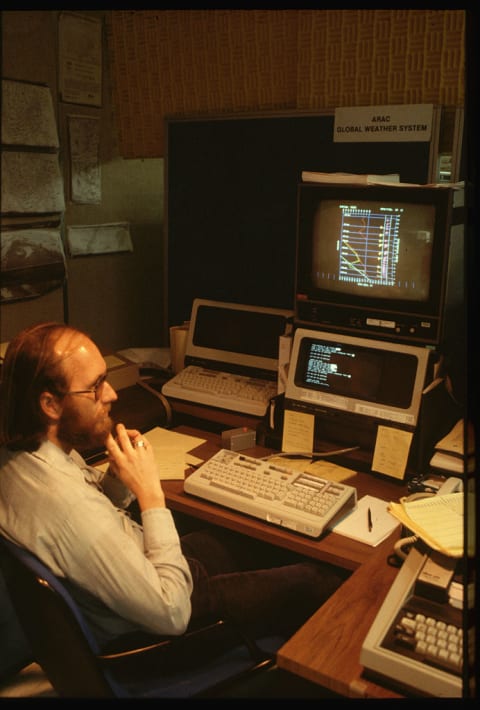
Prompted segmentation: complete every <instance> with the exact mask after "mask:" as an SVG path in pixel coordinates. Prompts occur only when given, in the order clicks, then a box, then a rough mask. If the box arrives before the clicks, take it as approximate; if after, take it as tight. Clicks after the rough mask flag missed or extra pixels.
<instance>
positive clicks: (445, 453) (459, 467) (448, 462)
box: [430, 419, 475, 473]
mask: <svg viewBox="0 0 480 710" xmlns="http://www.w3.org/2000/svg"><path fill="white" fill-rule="evenodd" d="M464 428H465V424H464V421H463V419H460V420H459V421H458V422H457V423H456V424H455V426H454V427H453V429H452V430H451V431H450V432H449V433H448V434H447V435H446V436H444V437H443V438H442V439H440V441H437V443H436V444H435V452H434V454H433V456H432V459H431V461H430V466H432V467H433V468H439V469H443V470H444V471H452V472H454V473H463V471H464V469H466V470H467V471H468V472H469V473H471V472H473V471H474V469H475V455H474V451H475V444H474V435H473V426H472V424H471V422H469V423H468V425H467V431H466V434H465V432H464ZM465 439H466V442H467V456H466V457H465Z"/></svg>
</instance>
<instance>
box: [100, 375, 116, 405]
mask: <svg viewBox="0 0 480 710" xmlns="http://www.w3.org/2000/svg"><path fill="white" fill-rule="evenodd" d="M103 399H104V400H106V401H107V402H115V401H116V400H117V399H118V394H117V393H116V392H115V390H114V389H113V387H112V385H111V384H110V383H109V381H108V380H106V381H105V386H104V388H103Z"/></svg>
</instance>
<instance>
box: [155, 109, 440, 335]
mask: <svg viewBox="0 0 480 710" xmlns="http://www.w3.org/2000/svg"><path fill="white" fill-rule="evenodd" d="M333 126H334V116H333V115H325V114H323V115H315V116H313V115H311V114H309V115H305V114H301V113H300V114H299V113H296V114H290V115H285V114H268V115H267V116H257V115H255V116H245V117H238V116H236V117H228V116H227V117H219V118H205V117H203V118H183V119H171V118H170V119H167V120H166V135H167V150H166V160H165V200H166V203H165V212H166V227H167V229H166V239H167V249H168V255H167V259H166V265H167V271H168V273H167V275H166V280H167V289H166V296H165V298H166V307H167V317H166V322H167V324H168V325H178V324H180V323H182V322H183V321H184V320H188V318H189V316H190V310H191V305H192V301H193V299H194V298H196V297H199V298H200V297H201V298H212V299H217V300H222V301H232V302H235V303H248V304H254V305H262V306H273V307H278V308H292V309H293V290H294V272H295V232H296V199H297V184H298V182H299V181H300V180H301V172H302V170H318V171H322V172H337V171H341V172H353V173H375V174H382V173H390V172H395V173H400V179H401V181H402V182H416V183H424V182H428V181H429V161H430V143H423V142H422V143H418V142H416V143H334V142H333Z"/></svg>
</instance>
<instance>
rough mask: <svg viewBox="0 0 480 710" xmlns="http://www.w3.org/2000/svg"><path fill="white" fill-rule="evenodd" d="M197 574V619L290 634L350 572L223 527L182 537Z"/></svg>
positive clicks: (259, 632)
mask: <svg viewBox="0 0 480 710" xmlns="http://www.w3.org/2000/svg"><path fill="white" fill-rule="evenodd" d="M181 542H182V549H183V552H184V555H185V557H186V558H187V560H188V562H189V565H190V568H191V571H192V576H193V583H194V588H193V593H192V620H191V623H195V621H196V620H197V619H200V618H201V617H203V616H206V615H207V616H209V615H219V616H220V617H223V618H225V619H229V620H231V621H233V622H234V623H236V624H237V625H240V627H241V628H242V629H243V630H244V631H245V632H246V633H249V634H251V635H254V636H256V637H259V636H261V635H265V634H277V633H278V634H282V635H290V634H292V633H293V632H294V631H295V630H296V629H298V628H299V627H300V626H301V625H302V624H303V623H304V622H305V621H306V620H307V619H308V618H309V617H310V616H311V615H312V614H313V613H314V612H315V611H316V610H317V609H318V608H319V607H320V606H321V605H322V604H323V602H324V601H325V600H326V599H328V597H329V596H330V595H331V594H333V592H334V591H335V590H336V589H337V588H338V587H339V586H340V585H341V583H342V582H343V581H344V580H345V577H346V573H345V572H344V571H342V570H339V569H337V568H336V567H333V566H331V565H328V564H321V563H317V562H313V561H311V560H308V559H306V558H303V557H300V556H299V555H295V554H294V553H290V552H288V551H285V550H281V549H279V548H276V547H274V546H272V545H268V544H266V543H262V542H260V541H257V540H253V539H250V538H247V537H245V536H243V535H237V534H236V533H233V532H230V531H228V530H224V529H218V528H214V527H212V528H208V529H206V530H197V531H194V532H190V533H188V534H186V535H183V536H182V538H181Z"/></svg>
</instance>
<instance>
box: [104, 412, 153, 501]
mask: <svg viewBox="0 0 480 710" xmlns="http://www.w3.org/2000/svg"><path fill="white" fill-rule="evenodd" d="M116 433H117V438H116V440H115V439H114V437H113V436H112V434H109V435H108V438H107V441H106V448H107V451H108V457H109V461H110V468H111V470H112V472H113V473H114V474H115V475H116V476H117V478H119V479H120V480H121V481H122V482H123V483H124V485H125V486H127V488H129V489H130V490H131V491H132V493H134V494H135V496H136V498H137V500H138V504H139V506H140V510H147V509H148V508H164V507H165V496H164V493H163V490H162V486H161V483H160V476H159V473H158V469H157V465H156V463H155V457H154V453H153V449H152V447H151V446H150V445H149V444H148V442H147V441H146V439H145V437H144V436H142V434H141V433H140V432H139V431H137V430H136V429H126V428H125V426H124V425H123V424H117V427H116Z"/></svg>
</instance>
